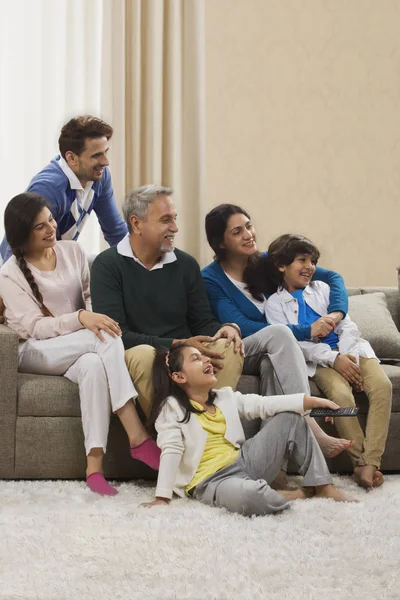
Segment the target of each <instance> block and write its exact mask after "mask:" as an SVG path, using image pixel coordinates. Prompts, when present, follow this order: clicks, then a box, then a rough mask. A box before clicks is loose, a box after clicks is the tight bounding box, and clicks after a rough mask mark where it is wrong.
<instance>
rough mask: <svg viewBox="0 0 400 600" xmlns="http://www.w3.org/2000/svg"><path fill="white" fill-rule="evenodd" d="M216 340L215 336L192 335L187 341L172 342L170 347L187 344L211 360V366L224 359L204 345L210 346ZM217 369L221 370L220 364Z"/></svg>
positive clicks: (221, 355)
mask: <svg viewBox="0 0 400 600" xmlns="http://www.w3.org/2000/svg"><path fill="white" fill-rule="evenodd" d="M216 339H217V338H216V336H214V337H210V336H209V335H194V336H193V337H191V338H188V339H187V340H174V341H173V342H172V345H174V344H187V345H188V346H192V347H193V348H197V350H199V352H201V353H202V354H204V356H208V358H211V363H212V365H214V361H217V362H218V359H219V360H222V359H223V358H224V355H223V354H220V353H219V352H214V351H213V350H210V348H208V347H207V346H206V345H205V344H211V343H212V342H215V340H216ZM217 368H218V366H217ZM219 368H220V369H222V364H221V363H220V366H219Z"/></svg>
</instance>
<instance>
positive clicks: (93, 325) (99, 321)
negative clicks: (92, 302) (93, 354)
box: [78, 310, 121, 342]
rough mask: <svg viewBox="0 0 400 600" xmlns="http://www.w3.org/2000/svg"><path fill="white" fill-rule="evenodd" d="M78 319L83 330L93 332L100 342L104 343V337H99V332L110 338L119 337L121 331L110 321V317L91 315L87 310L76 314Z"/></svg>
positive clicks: (114, 322) (115, 323)
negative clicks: (103, 332) (106, 334)
mask: <svg viewBox="0 0 400 600" xmlns="http://www.w3.org/2000/svg"><path fill="white" fill-rule="evenodd" d="M78 319H79V321H80V322H81V323H82V325H83V326H84V327H85V329H89V330H90V331H93V333H95V334H96V335H97V337H98V338H99V340H100V341H101V342H105V339H104V337H103V336H102V335H101V330H103V331H105V332H106V333H108V334H109V335H111V336H112V337H119V336H120V335H121V329H120V327H119V325H118V323H117V322H116V321H114V320H113V319H110V317H107V315H101V314H100V313H93V312H90V311H89V310H81V311H80V312H79V314H78Z"/></svg>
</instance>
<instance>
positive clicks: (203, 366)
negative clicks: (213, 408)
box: [171, 346, 217, 396]
mask: <svg viewBox="0 0 400 600" xmlns="http://www.w3.org/2000/svg"><path fill="white" fill-rule="evenodd" d="M171 377H172V379H173V380H174V381H175V383H177V384H179V385H182V386H184V387H185V389H186V390H187V392H188V395H189V396H190V389H196V390H206V391H208V390H210V389H211V388H212V387H213V385H215V382H216V381H217V378H216V377H215V375H214V369H213V366H212V364H211V361H210V359H209V358H208V357H207V356H204V355H203V354H201V352H200V351H199V350H197V348H192V347H191V346H189V347H188V348H183V350H182V367H181V370H180V371H177V372H174V373H172V374H171Z"/></svg>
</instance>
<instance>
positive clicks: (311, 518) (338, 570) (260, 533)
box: [0, 475, 400, 600]
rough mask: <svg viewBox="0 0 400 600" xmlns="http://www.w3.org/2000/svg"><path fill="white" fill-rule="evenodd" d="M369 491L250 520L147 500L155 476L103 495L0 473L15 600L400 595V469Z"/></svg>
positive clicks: (300, 599) (8, 576)
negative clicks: (345, 500) (151, 504)
mask: <svg viewBox="0 0 400 600" xmlns="http://www.w3.org/2000/svg"><path fill="white" fill-rule="evenodd" d="M335 483H336V484H338V485H340V487H342V488H345V489H346V491H347V492H348V493H349V494H353V495H354V496H356V497H357V498H359V499H360V500H361V502H360V503H359V504H336V503H334V502H333V501H331V500H329V501H327V500H315V499H312V500H306V501H297V502H295V503H294V504H293V506H292V508H291V510H288V511H285V512H284V513H282V514H280V515H277V516H270V517H258V518H252V519H250V518H246V517H241V516H238V515H232V514H229V513H228V512H226V511H225V510H219V509H215V508H211V507H206V506H202V505H201V504H199V503H197V502H195V501H194V500H186V499H182V500H175V501H174V502H173V503H172V504H171V505H170V506H168V507H156V508H152V509H143V508H138V506H139V504H140V503H141V502H143V501H146V500H149V499H150V498H151V497H152V495H153V491H154V489H153V486H152V485H151V484H149V483H133V482H132V483H122V484H119V485H118V484H117V485H118V487H119V490H120V493H119V494H118V496H116V497H115V498H99V497H96V496H95V495H93V494H92V493H91V492H90V491H89V490H87V489H86V487H85V484H84V483H83V482H50V481H44V482H37V481H35V482H6V481H0V598H1V599H2V600H3V599H6V600H27V599H37V600H59V599H62V600H64V599H65V600H72V599H75V598H79V599H80V600H86V599H96V600H108V599H110V600H111V599H124V600H125V599H129V600H136V599H138V600H139V599H140V600H173V599H177V600H186V599H193V600H208V599H210V600H211V599H215V600H223V599H224V600H225V599H226V600H228V599H229V600H242V599H244V600H247V599H249V600H255V599H259V598H260V599H261V598H262V599H263V600H264V599H266V600H289V599H292V598H293V599H296V600H313V599H315V600H347V599H348V600H367V599H368V600H369V599H371V600H378V599H379V600H381V599H393V600H394V599H396V600H398V599H399V598H400V476H398V475H397V476H390V477H387V480H386V483H385V485H384V486H383V488H380V489H377V490H375V491H373V492H371V493H369V494H366V493H365V492H364V491H362V490H359V489H358V488H357V487H356V486H355V484H354V483H353V482H352V481H351V480H350V479H348V478H345V477H343V478H339V477H336V478H335Z"/></svg>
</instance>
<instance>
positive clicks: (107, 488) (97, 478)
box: [86, 473, 118, 496]
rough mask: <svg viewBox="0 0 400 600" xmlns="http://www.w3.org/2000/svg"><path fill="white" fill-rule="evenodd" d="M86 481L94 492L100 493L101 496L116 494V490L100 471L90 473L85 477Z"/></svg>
mask: <svg viewBox="0 0 400 600" xmlns="http://www.w3.org/2000/svg"><path fill="white" fill-rule="evenodd" d="M86 483H87V486H88V487H89V488H90V489H91V490H92V492H94V493H95V494H101V495H102V496H115V495H116V494H118V490H116V489H115V487H113V486H112V485H110V484H109V483H107V481H106V480H105V479H104V475H103V474H102V473H92V474H91V475H89V476H88V477H86Z"/></svg>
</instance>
